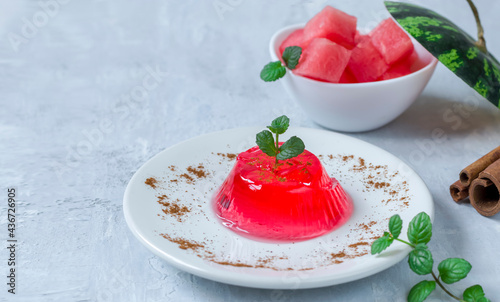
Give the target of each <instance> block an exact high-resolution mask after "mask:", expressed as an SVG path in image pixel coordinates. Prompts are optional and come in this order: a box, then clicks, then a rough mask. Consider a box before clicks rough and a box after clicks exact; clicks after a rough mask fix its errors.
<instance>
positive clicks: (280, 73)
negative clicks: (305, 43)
mask: <svg viewBox="0 0 500 302" xmlns="http://www.w3.org/2000/svg"><path fill="white" fill-rule="evenodd" d="M301 55H302V48H301V47H299V46H288V47H287V48H285V51H283V55H282V56H281V58H282V59H283V62H284V63H285V65H284V66H283V64H282V63H281V61H276V62H271V63H269V64H267V65H266V66H264V68H263V69H262V71H261V72H260V78H261V79H262V80H264V81H265V82H273V81H276V80H278V79H281V78H282V77H284V76H285V73H286V67H288V68H289V69H290V70H293V69H295V67H297V64H299V59H300V56H301Z"/></svg>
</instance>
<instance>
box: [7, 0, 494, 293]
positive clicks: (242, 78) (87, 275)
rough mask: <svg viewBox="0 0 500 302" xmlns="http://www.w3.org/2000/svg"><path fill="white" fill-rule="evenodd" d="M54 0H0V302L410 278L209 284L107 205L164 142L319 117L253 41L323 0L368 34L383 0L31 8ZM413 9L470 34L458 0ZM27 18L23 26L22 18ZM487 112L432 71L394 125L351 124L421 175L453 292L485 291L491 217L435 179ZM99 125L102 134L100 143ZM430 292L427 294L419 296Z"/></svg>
mask: <svg viewBox="0 0 500 302" xmlns="http://www.w3.org/2000/svg"><path fill="white" fill-rule="evenodd" d="M53 2H54V1H48V0H41V1H34V0H33V1H26V0H15V1H13V0H0V36H1V42H0V43H1V44H0V171H1V172H0V184H1V186H2V188H5V189H6V188H7V187H9V186H16V187H17V188H18V191H19V192H20V193H19V194H20V195H19V197H18V198H19V201H18V229H17V236H18V238H19V240H20V242H19V245H20V247H19V250H18V255H17V256H18V260H19V261H18V281H17V282H18V291H17V292H18V294H17V295H16V297H15V298H17V299H14V298H13V297H12V296H11V295H7V293H6V291H7V287H6V285H4V284H5V283H6V281H5V280H6V279H7V278H5V277H1V276H6V274H7V264H6V262H7V261H6V259H7V253H6V249H4V248H2V249H1V252H0V268H1V270H0V280H3V281H2V282H0V284H2V285H0V300H1V301H29V302H31V301H33V302H35V301H36V302H43V301H133V302H135V301H380V302H382V301H403V300H404V299H405V297H406V294H407V292H408V291H409V289H410V287H411V286H412V285H413V284H414V283H416V282H418V281H420V280H422V279H423V277H420V276H417V275H415V274H413V273H412V272H411V271H410V269H409V268H408V265H407V263H406V262H405V261H403V262H401V263H399V264H398V265H395V266H394V267H392V268H390V269H388V270H386V271H384V272H382V273H379V274H377V275H375V276H371V277H368V278H365V279H362V280H359V281H356V282H351V283H348V284H344V285H338V286H332V287H327V288H321V289H311V290H297V291H272V290H258V289H248V288H243V287H237V286H230V285H225V284H220V283H216V282H213V281H210V280H205V279H202V278H198V277H195V276H193V275H190V274H187V273H184V272H182V271H179V270H177V269H175V268H173V267H171V266H170V265H168V264H166V263H165V262H164V261H163V260H161V259H159V258H158V257H155V256H153V255H152V254H151V253H150V252H149V251H148V250H146V248H144V247H143V246H142V245H141V244H140V243H139V242H138V241H137V240H136V239H135V238H134V237H133V236H132V234H131V233H130V231H129V230H128V228H127V226H126V224H125V221H124V217H123V212H122V196H123V192H124V190H125V186H126V185H127V182H128V180H129V179H130V178H131V176H132V175H133V173H134V172H135V171H136V170H137V169H138V168H139V167H140V166H141V165H142V164H143V163H144V162H145V161H146V160H148V159H149V158H151V157H152V156H153V155H155V154H156V153H158V152H159V151H161V150H163V149H164V148H166V147H169V146H171V145H173V144H175V143H178V142H181V141H183V140H186V139H189V138H192V137H194V136H197V135H200V134H203V133H208V132H212V131H216V130H223V129H230V128H235V127H244V126H253V125H266V124H267V123H268V122H269V121H270V120H271V119H272V118H274V117H275V116H277V115H279V114H287V115H288V116H290V117H291V118H292V123H293V125H294V126H303V127H312V128H318V127H319V126H317V125H316V124H314V123H313V122H312V121H311V120H310V119H308V118H307V116H305V115H304V114H303V113H302V111H301V110H300V108H299V107H298V106H297V105H296V104H295V103H294V102H293V101H292V100H291V99H290V98H289V97H288V96H287V95H286V94H285V93H284V90H283V88H282V87H281V85H280V84H266V83H264V82H262V81H261V80H260V79H259V77H258V74H259V72H260V68H261V67H262V66H263V64H265V63H267V62H268V61H269V55H268V41H269V38H270V37H271V35H272V34H273V33H274V32H275V31H276V30H278V29H279V28H281V27H283V26H286V25H290V24H294V23H300V22H305V21H306V20H308V19H309V18H310V17H311V16H312V15H314V13H316V12H317V11H319V10H320V9H321V8H322V7H323V6H324V5H325V4H331V5H334V6H337V7H338V8H341V9H343V10H345V11H346V12H348V13H351V14H354V15H357V16H358V17H359V24H360V26H362V27H366V28H371V27H373V26H374V25H375V24H376V23H375V22H378V21H380V20H382V18H384V17H386V16H387V15H386V13H385V9H384V7H383V4H382V1H373V0H363V1H361V0H360V1H352V0H349V1H347V0H343V1H340V0H338V1H323V0H318V1H297V0H294V1H272V2H271V1H250V0H220V1H219V0H216V1H212V0H209V1H193V0H185V1H173V0H171V1H167V0H163V1H160V0H148V1H140V0H122V1H118V0H87V1H81V0H72V1H71V0H65V1H64V2H65V3H64V4H59V5H58V7H57V8H56V9H55V12H54V13H53V14H52V16H50V17H48V18H46V19H44V18H43V16H42V15H43V14H41V13H40V12H43V10H42V8H41V6H40V3H53ZM61 2H63V1H61ZM411 2H413V3H422V4H426V3H424V1H411ZM425 2H427V4H426V5H432V7H433V8H434V9H435V10H437V11H438V12H441V13H443V14H444V15H446V16H448V17H449V18H451V19H452V20H456V21H459V22H460V23H461V24H462V25H463V27H464V28H466V29H467V30H468V31H469V32H471V33H472V34H474V33H475V30H476V29H475V23H474V20H473V17H472V14H471V12H470V10H469V8H468V6H467V4H466V2H465V1H457V0H442V1H431V2H432V4H429V1H425ZM476 4H477V5H478V8H479V10H480V12H481V16H482V19H483V22H484V26H485V29H486V37H487V39H488V46H489V49H490V51H491V52H493V53H495V54H497V57H500V39H499V38H498V35H497V32H498V29H499V27H500V21H499V19H498V12H499V11H500V2H499V1H495V0H477V1H476ZM216 7H219V9H217V8H216ZM223 8H226V10H223ZM52 9H54V7H52ZM33 18H35V22H36V24H38V26H35V27H32V28H28V27H29V26H27V25H26V24H27V23H26V22H28V21H27V20H31V21H30V22H33ZM23 31H24V36H26V38H22V37H23V36H22V35H23ZM16 35H17V36H16ZM15 38H17V39H15ZM151 69H152V70H156V69H159V70H160V71H161V72H160V73H159V74H158V73H157V74H156V78H155V81H151V82H148V83H149V84H151V85H152V86H155V87H150V88H151V89H150V90H148V91H147V95H136V100H135V101H134V100H131V99H130V96H131V95H134V94H135V93H137V92H138V91H139V89H140V88H138V87H140V86H141V85H143V81H144V80H145V79H148V78H150V77H151V72H150V71H148V70H151ZM373 101H374V102H376V101H377V100H376V99H374V100H373ZM465 105H467V106H465ZM499 122H500V111H499V110H497V109H495V108H494V107H493V106H492V105H490V104H489V103H488V102H487V101H485V100H482V99H480V98H479V97H478V96H477V94H476V93H475V92H473V91H472V90H471V89H469V88H468V86H467V85H466V84H464V83H462V82H461V81H460V80H459V79H457V78H455V77H454V76H453V74H452V73H451V72H449V71H448V70H446V69H445V68H444V67H443V66H439V67H438V69H437V70H436V73H435V75H434V78H433V79H432V81H431V83H430V84H429V85H428V87H427V89H426V90H425V91H424V93H423V95H422V96H421V97H420V98H419V100H418V101H417V102H416V103H415V104H414V105H413V106H412V107H411V108H410V109H409V110H408V111H406V112H405V113H404V114H403V115H402V116H401V117H399V118H398V119H397V120H396V121H395V122H393V123H391V124H389V125H387V126H385V127H383V128H381V129H378V130H376V131H372V132H368V133H361V134H350V135H352V136H354V137H358V138H361V139H363V140H366V141H368V142H370V143H373V144H375V145H377V146H379V147H381V148H383V149H386V150H387V151H389V152H392V153H394V154H395V155H397V156H399V157H400V158H401V159H403V160H405V161H406V162H408V163H409V164H410V166H412V167H413V168H414V169H415V170H416V171H417V172H418V173H419V174H420V175H421V176H422V178H423V179H424V180H425V182H426V183H427V184H428V186H429V188H430V190H431V192H432V194H433V196H434V199H435V205H436V221H435V224H434V236H433V240H432V242H431V244H430V245H431V249H432V251H433V253H434V257H435V259H436V263H437V261H439V260H442V259H444V258H447V257H463V258H466V259H468V260H470V262H471V263H472V265H473V269H472V271H471V273H470V274H469V277H468V278H467V279H465V280H464V281H462V282H460V283H458V284H456V285H451V286H450V287H449V288H450V289H451V290H452V291H453V292H456V293H458V292H459V291H460V290H463V289H465V288H466V287H467V286H470V285H473V284H477V283H479V284H482V285H483V287H484V289H485V291H486V293H487V294H488V296H489V297H491V298H492V299H499V298H500V287H499V286H498V279H499V276H500V260H499V258H498V255H499V254H498V253H499V252H498V251H499V250H500V240H499V238H500V215H498V216H497V217H493V218H484V217H482V216H480V215H479V214H477V213H476V211H475V210H474V209H473V208H472V207H471V206H470V205H468V204H466V205H456V204H454V203H453V201H452V200H451V199H450V197H449V196H448V186H449V185H450V184H451V183H452V182H453V181H455V180H456V178H457V174H458V172H459V171H460V170H461V169H462V168H463V167H464V166H465V165H467V164H469V163H470V162H472V161H473V160H475V159H476V158H478V157H479V156H480V155H481V154H484V153H486V152H487V151H489V150H491V149H492V148H493V147H496V146H497V145H498V144H499V141H500V131H499V130H500V123H499ZM109 126H111V127H109ZM100 127H101V128H100ZM103 127H104V128H103ZM98 129H101V130H106V131H104V132H105V133H104V134H103V135H102V137H101V136H100V135H97V134H96V133H97V131H98ZM435 129H442V131H444V133H445V134H446V139H445V141H441V142H436V141H433V140H432V136H431V135H432V132H433V131H434V130H435ZM101 133H103V131H101ZM89 137H90V139H89ZM2 190H3V189H2ZM2 192H4V191H2ZM5 199H6V193H4V194H3V196H1V197H0V200H3V201H2V203H1V205H0V209H1V217H2V218H1V220H0V221H1V225H0V238H1V239H2V241H4V242H5V239H6V236H7V231H6V219H5V218H6V204H5ZM3 245H4V243H2V246H3ZM442 299H445V296H444V294H442V293H441V292H440V291H437V292H436V293H435V294H433V295H432V298H429V301H441V300H442Z"/></svg>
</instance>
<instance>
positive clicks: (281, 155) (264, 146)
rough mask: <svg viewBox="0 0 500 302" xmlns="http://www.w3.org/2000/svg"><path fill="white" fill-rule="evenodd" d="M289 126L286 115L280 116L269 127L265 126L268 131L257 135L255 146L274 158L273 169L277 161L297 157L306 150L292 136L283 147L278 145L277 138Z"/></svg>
mask: <svg viewBox="0 0 500 302" xmlns="http://www.w3.org/2000/svg"><path fill="white" fill-rule="evenodd" d="M289 125H290V119H289V118H288V117H287V116H286V115H282V116H280V117H278V118H276V119H274V120H273V121H272V122H271V126H267V128H268V129H269V130H264V131H261V132H259V133H257V136H256V141H257V146H259V148H260V150H261V151H262V152H264V153H265V154H267V155H269V156H272V157H274V158H276V162H275V167H276V166H277V165H278V160H286V159H290V158H294V157H296V156H299V155H300V154H302V152H304V150H305V148H306V147H305V145H304V142H303V141H302V140H301V139H300V138H298V137H296V136H292V137H291V138H289V139H288V140H287V141H286V142H285V143H284V144H283V145H281V146H280V145H279V136H280V134H283V133H285V132H286V130H288V126H289ZM273 134H274V135H275V137H276V140H275V138H274V137H273Z"/></svg>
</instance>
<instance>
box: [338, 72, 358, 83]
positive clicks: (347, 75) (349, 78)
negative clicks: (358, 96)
mask: <svg viewBox="0 0 500 302" xmlns="http://www.w3.org/2000/svg"><path fill="white" fill-rule="evenodd" d="M339 83H341V84H353V83H358V80H356V77H355V76H354V75H353V74H352V72H351V71H350V70H349V68H346V69H345V70H344V73H343V74H342V76H341V77H340V80H339Z"/></svg>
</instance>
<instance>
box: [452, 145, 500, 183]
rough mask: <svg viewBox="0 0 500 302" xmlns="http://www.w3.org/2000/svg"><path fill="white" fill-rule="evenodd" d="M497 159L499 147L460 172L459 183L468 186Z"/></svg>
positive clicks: (499, 154) (499, 155)
mask: <svg viewBox="0 0 500 302" xmlns="http://www.w3.org/2000/svg"><path fill="white" fill-rule="evenodd" d="M498 159H500V146H498V147H496V148H495V149H493V150H492V151H490V152H489V153H488V154H486V155H485V156H483V157H481V158H480V159H478V160H476V161H475V162H473V163H472V164H470V165H469V166H467V167H466V168H465V169H463V170H462V171H461V172H460V182H461V183H462V184H463V185H464V186H470V184H471V183H472V181H474V179H476V178H477V177H478V176H479V173H481V172H482V171H484V169H486V168H487V167H488V166H489V165H491V164H492V163H494V162H495V161H496V160H498Z"/></svg>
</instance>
